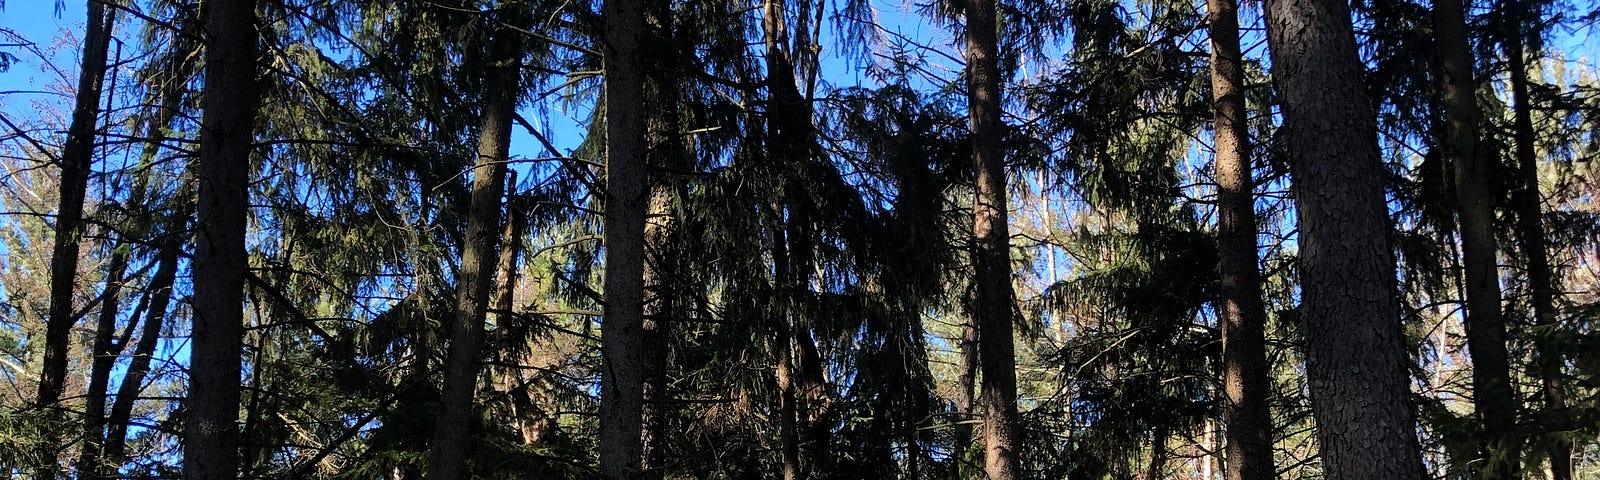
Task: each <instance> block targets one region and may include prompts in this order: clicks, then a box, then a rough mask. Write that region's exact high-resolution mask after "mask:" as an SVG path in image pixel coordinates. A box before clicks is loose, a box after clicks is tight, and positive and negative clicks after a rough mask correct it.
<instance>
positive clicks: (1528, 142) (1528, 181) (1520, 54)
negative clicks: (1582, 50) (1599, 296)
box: [1500, 1, 1573, 480]
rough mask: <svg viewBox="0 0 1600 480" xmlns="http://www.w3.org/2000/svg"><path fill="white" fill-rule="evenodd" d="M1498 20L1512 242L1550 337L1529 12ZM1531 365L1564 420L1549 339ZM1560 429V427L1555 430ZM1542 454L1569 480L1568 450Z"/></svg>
mask: <svg viewBox="0 0 1600 480" xmlns="http://www.w3.org/2000/svg"><path fill="white" fill-rule="evenodd" d="M1500 9H1501V14H1502V15H1508V16H1510V19H1509V20H1506V21H1505V32H1504V36H1505V38H1504V39H1503V41H1504V44H1503V46H1502V47H1503V48H1504V49H1505V55H1506V59H1507V65H1506V68H1507V69H1508V70H1509V74H1510V77H1511V109H1512V116H1513V117H1512V122H1513V123H1512V137H1513V140H1514V141H1515V143H1516V147H1515V148H1516V149H1515V150H1514V152H1513V154H1514V155H1515V156H1516V160H1517V177H1518V178H1517V180H1518V181H1519V182H1520V183H1521V185H1520V187H1521V188H1518V189H1516V190H1515V191H1514V192H1513V193H1512V201H1513V204H1514V205H1515V207H1514V208H1515V209H1516V212H1517V223H1516V227H1515V228H1516V238H1517V243H1518V248H1520V249H1521V250H1522V254H1523V256H1525V257H1526V261H1527V262H1528V267H1527V268H1528V270H1527V275H1528V288H1529V290H1530V291H1531V292H1530V293H1531V295H1530V296H1531V297H1532V302H1533V317H1534V318H1533V320H1534V323H1535V324H1536V325H1538V327H1539V329H1540V330H1545V331H1550V330H1554V329H1556V328H1557V327H1558V326H1560V324H1561V323H1560V322H1561V321H1560V319H1559V318H1558V317H1557V316H1556V304H1555V300H1556V295H1557V294H1558V292H1557V291H1556V288H1555V282H1554V279H1555V276H1554V274H1553V273H1552V272H1551V270H1550V259H1549V246H1548V244H1547V241H1546V240H1545V238H1544V196H1543V194H1541V193H1540V191H1539V159H1538V153H1537V148H1538V146H1537V145H1536V144H1535V140H1534V129H1533V106H1532V104H1531V102H1530V100H1529V98H1528V83H1529V81H1528V64H1527V60H1526V58H1525V55H1526V54H1527V52H1526V50H1525V48H1524V47H1523V36H1524V32H1523V29H1522V25H1523V23H1524V22H1526V21H1527V20H1528V19H1527V18H1525V17H1526V16H1527V15H1528V12H1527V7H1526V6H1525V5H1523V4H1522V3H1521V2H1512V1H1506V2H1502V4H1501V5H1500ZM1534 351H1535V357H1534V358H1535V362H1536V363H1537V364H1536V368H1537V372H1538V376H1539V382H1540V391H1541V393H1542V394H1543V396H1544V402H1545V408H1546V409H1547V410H1549V411H1550V412H1551V413H1552V414H1553V416H1555V417H1557V418H1562V417H1563V416H1564V415H1565V412H1566V409H1567V399H1566V393H1565V392H1564V389H1565V387H1563V385H1562V384H1563V383H1564V382H1563V381H1562V364H1563V363H1565V360H1564V359H1562V356H1561V353H1560V352H1557V351H1555V348H1554V347H1552V346H1551V345H1550V341H1549V339H1548V334H1542V335H1538V336H1537V337H1536V338H1535V340H1534ZM1557 428H1560V427H1557ZM1550 443H1551V444H1550V445H1548V446H1546V447H1545V448H1546V449H1547V451H1546V452H1545V453H1546V454H1547V455H1548V456H1549V457H1550V472H1551V477H1552V478H1553V480H1572V478H1573V477H1572V448H1571V447H1570V446H1564V445H1560V442H1550Z"/></svg>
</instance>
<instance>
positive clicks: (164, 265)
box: [96, 233, 182, 478]
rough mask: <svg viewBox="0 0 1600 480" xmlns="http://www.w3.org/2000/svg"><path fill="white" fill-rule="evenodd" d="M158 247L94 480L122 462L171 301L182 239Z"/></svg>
mask: <svg viewBox="0 0 1600 480" xmlns="http://www.w3.org/2000/svg"><path fill="white" fill-rule="evenodd" d="M167 235H171V237H170V238H168V239H167V240H165V241H164V242H165V243H163V245H162V246H161V252H160V253H158V254H157V256H156V273H155V276H153V277H151V278H150V284H149V286H148V287H147V290H148V291H149V292H150V304H149V305H148V306H147V308H146V310H145V320H144V328H143V329H142V330H140V332H139V343H138V344H137V345H134V347H133V353H132V355H131V356H130V357H129V360H128V370H127V372H126V373H124V374H123V376H122V382H121V383H120V385H119V386H118V387H117V397H116V401H114V402H112V404H111V414H110V415H109V416H107V417H106V427H107V428H106V437H105V438H106V447H105V454H104V458H105V460H104V461H103V462H102V464H103V465H104V468H103V469H100V470H98V471H97V472H96V476H97V477H101V478H105V477H114V476H115V475H116V468H117V467H118V466H120V465H122V463H123V461H124V460H126V450H127V444H128V440H127V436H128V423H129V421H130V420H131V419H132V418H133V403H134V401H135V400H137V399H138V398H139V392H140V391H141V390H143V389H144V380H145V377H147V376H149V375H150V362H151V360H152V358H153V357H154V356H155V351H156V345H157V344H158V343H159V342H160V340H161V328H162V325H163V323H164V322H163V321H164V320H165V319H166V316H167V305H168V304H169V303H171V301H172V282H173V279H174V278H175V277H176V276H177V271H178V253H179V249H180V248H182V240H181V239H180V238H179V237H177V235H176V234H173V233H168V234H167Z"/></svg>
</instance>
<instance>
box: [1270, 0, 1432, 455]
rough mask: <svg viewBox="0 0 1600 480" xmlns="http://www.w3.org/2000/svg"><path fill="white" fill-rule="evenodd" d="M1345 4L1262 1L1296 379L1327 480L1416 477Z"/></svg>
mask: <svg viewBox="0 0 1600 480" xmlns="http://www.w3.org/2000/svg"><path fill="white" fill-rule="evenodd" d="M1350 15H1351V14H1350V6H1349V4H1348V3H1346V2H1345V0H1268V1H1267V3H1266V17H1267V33H1268V42H1269V46H1270V47H1271V53H1272V68H1273V73H1274V74H1275V76H1276V77H1277V78H1276V79H1277V85H1278V91H1279V92H1280V93H1281V95H1282V99H1283V117H1284V131H1285V132H1287V137H1286V138H1287V140H1288V145H1289V157H1290V158H1291V165H1290V171H1291V173H1292V174H1293V177H1294V178H1293V181H1294V187H1293V193H1294V196H1295V200H1296V202H1297V204H1296V211H1297V213H1298V215H1299V228H1300V237H1299V244H1300V262H1299V268H1300V278H1301V292H1302V302H1301V306H1300V310H1301V317H1302V318H1303V319H1304V325H1305V326H1304V329H1305V339H1306V340H1305V343H1306V373H1307V379H1308V383H1309V384H1310V393H1311V400H1312V414H1313V416H1314V417H1315V419H1316V423H1317V427H1318V428H1317V438H1318V440H1319V444H1320V446H1321V450H1322V463H1323V467H1324V469H1325V471H1326V474H1327V478H1329V479H1330V480H1357V479H1363V480H1364V479H1376V478H1383V479H1393V480H1419V479H1421V478H1422V477H1423V469H1422V457H1421V448H1420V446H1419V444H1418V442H1417V436H1416V410H1415V406H1413V405H1412V404H1411V399H1410V395H1411V390H1410V375H1409V373H1408V366H1409V365H1410V359H1409V358H1408V357H1407V355H1406V351H1405V343H1404V338H1403V335H1402V332H1401V325H1400V319H1401V312H1400V303H1399V299H1398V294H1397V290H1396V285H1395V282H1396V280H1395V262H1394V254H1393V252H1392V251H1391V250H1390V249H1389V242H1388V239H1389V237H1390V236H1391V234H1392V227H1391V225H1390V223H1389V213H1388V209H1387V206H1386V202H1385V196H1384V189H1383V184H1384V166H1383V161H1382V157H1381V155H1380V152H1379V149H1378V138H1377V135H1378V131H1377V117H1376V114H1375V113H1374V112H1373V110H1372V107H1371V105H1370V102H1368V100H1367V98H1368V96H1367V92H1366V90H1365V89H1363V87H1362V75H1363V73H1364V71H1363V67H1362V64H1361V59H1360V57H1359V55H1358V54H1357V52H1356V44H1355V38H1354V34H1353V32H1352V28H1351V18H1350Z"/></svg>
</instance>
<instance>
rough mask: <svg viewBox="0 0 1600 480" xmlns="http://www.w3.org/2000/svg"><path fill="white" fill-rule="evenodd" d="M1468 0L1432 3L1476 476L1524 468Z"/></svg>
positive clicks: (1498, 478) (1496, 477)
mask: <svg viewBox="0 0 1600 480" xmlns="http://www.w3.org/2000/svg"><path fill="white" fill-rule="evenodd" d="M1464 15H1465V7H1464V6H1463V5H1462V2H1461V1H1460V0H1437V1H1435V2H1434V4H1433V27H1434V32H1435V35H1436V38H1437V41H1438V45H1437V47H1438V48H1436V49H1435V51H1437V52H1438V55H1439V66H1438V68H1437V69H1436V73H1437V74H1438V75H1437V77H1438V83H1439V88H1440V90H1441V92H1442V93H1443V97H1444V107H1445V114H1446V121H1445V138H1444V139H1442V141H1441V142H1439V143H1440V144H1441V145H1443V146H1445V147H1446V150H1445V151H1446V153H1447V154H1448V155H1449V156H1448V157H1447V158H1451V159H1453V160H1454V161H1455V190H1456V213H1457V215H1458V218H1459V222H1460V224H1461V254H1462V257H1463V260H1464V264H1465V270H1466V296H1467V315H1466V326H1467V348H1468V349H1469V350H1470V351H1471V354H1472V388H1473V403H1474V406H1475V407H1474V408H1475V413H1476V415H1477V417H1478V422H1479V424H1480V428H1481V429H1482V430H1481V434H1480V438H1481V439H1480V442H1479V444H1480V446H1481V448H1483V451H1482V455H1483V457H1482V459H1481V461H1480V462H1474V464H1475V465H1476V468H1477V473H1478V475H1477V478H1480V479H1484V480H1502V479H1510V478H1514V477H1515V476H1516V475H1517V471H1518V470H1519V469H1520V465H1519V464H1520V457H1521V454H1520V452H1519V450H1520V443H1521V442H1520V441H1519V440H1518V439H1517V433H1516V418H1517V400H1516V398H1515V392H1514V390H1513V387H1512V386H1511V366H1510V361H1509V360H1508V357H1507V354H1506V326H1505V321H1504V320H1503V319H1502V317H1501V314H1500V271H1499V262H1498V259H1497V258H1496V252H1498V251H1499V246H1498V245H1497V244H1496V240H1495V228H1494V207H1493V205H1491V203H1492V202H1491V200H1492V199H1491V198H1490V194H1489V187H1488V177H1489V174H1490V173H1489V168H1490V167H1489V165H1488V162H1485V161H1484V158H1483V156H1482V155H1481V154H1480V152H1479V151H1478V123H1479V111H1478V103H1477V91H1478V87H1477V82H1476V81H1474V80H1473V78H1472V66H1473V61H1472V56H1471V55H1472V54H1471V53H1470V52H1471V50H1470V49H1469V47H1470V46H1469V45H1468V42H1467V23H1466V19H1465V17H1464Z"/></svg>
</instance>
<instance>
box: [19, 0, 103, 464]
mask: <svg viewBox="0 0 1600 480" xmlns="http://www.w3.org/2000/svg"><path fill="white" fill-rule="evenodd" d="M88 4H89V5H88V15H89V17H88V26H87V27H86V29H85V31H84V37H83V65H82V69H81V70H80V72H79V76H78V92H77V96H76V98H75V99H74V105H73V109H72V124H71V125H70V126H69V127H68V128H69V129H68V131H67V143H66V146H65V147H63V148H62V151H61V157H60V158H59V160H60V163H61V189H60V191H59V193H60V198H59V200H60V203H59V204H58V205H57V207H56V225H55V227H56V228H55V239H54V242H55V245H54V248H53V250H52V251H51V255H50V310H49V321H48V322H47V323H46V325H45V335H44V368H43V370H42V371H41V376H40V378H39V391H38V397H37V404H38V406H39V407H40V408H47V409H53V408H55V407H56V402H57V401H58V400H60V399H61V393H62V389H63V388H64V386H65V385H66V378H67V350H68V348H69V345H68V341H67V340H68V337H69V336H70V335H71V333H72V326H73V324H75V323H77V321H78V319H77V317H76V316H74V315H73V308H72V299H73V297H74V295H73V293H74V291H75V290H76V287H77V283H76V282H77V274H78V247H79V243H80V241H81V240H82V238H83V226H84V225H83V201H84V196H85V194H86V192H87V191H88V188H89V173H90V170H92V169H93V166H94V146H95V145H94V144H95V141H94V139H95V133H96V129H97V128H96V123H97V122H96V120H97V119H98V118H99V117H100V92H101V90H102V88H101V87H102V85H103V84H104V82H105V77H106V50H107V48H108V46H109V45H110V44H111V18H112V17H111V15H110V13H109V12H108V11H107V9H106V7H105V5H104V4H101V3H100V2H97V1H94V0H90V1H89V2H88ZM45 440H46V442H47V444H46V445H45V446H44V448H46V449H48V450H49V451H47V452H44V453H46V454H47V456H46V457H45V459H46V460H47V461H48V462H49V463H50V465H47V467H48V471H45V470H40V471H39V472H37V474H38V475H39V477H40V478H52V477H54V475H55V469H56V467H55V460H54V459H55V454H56V452H55V448H56V447H57V445H55V443H56V439H55V438H54V436H53V435H52V436H51V438H47V439H45Z"/></svg>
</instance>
